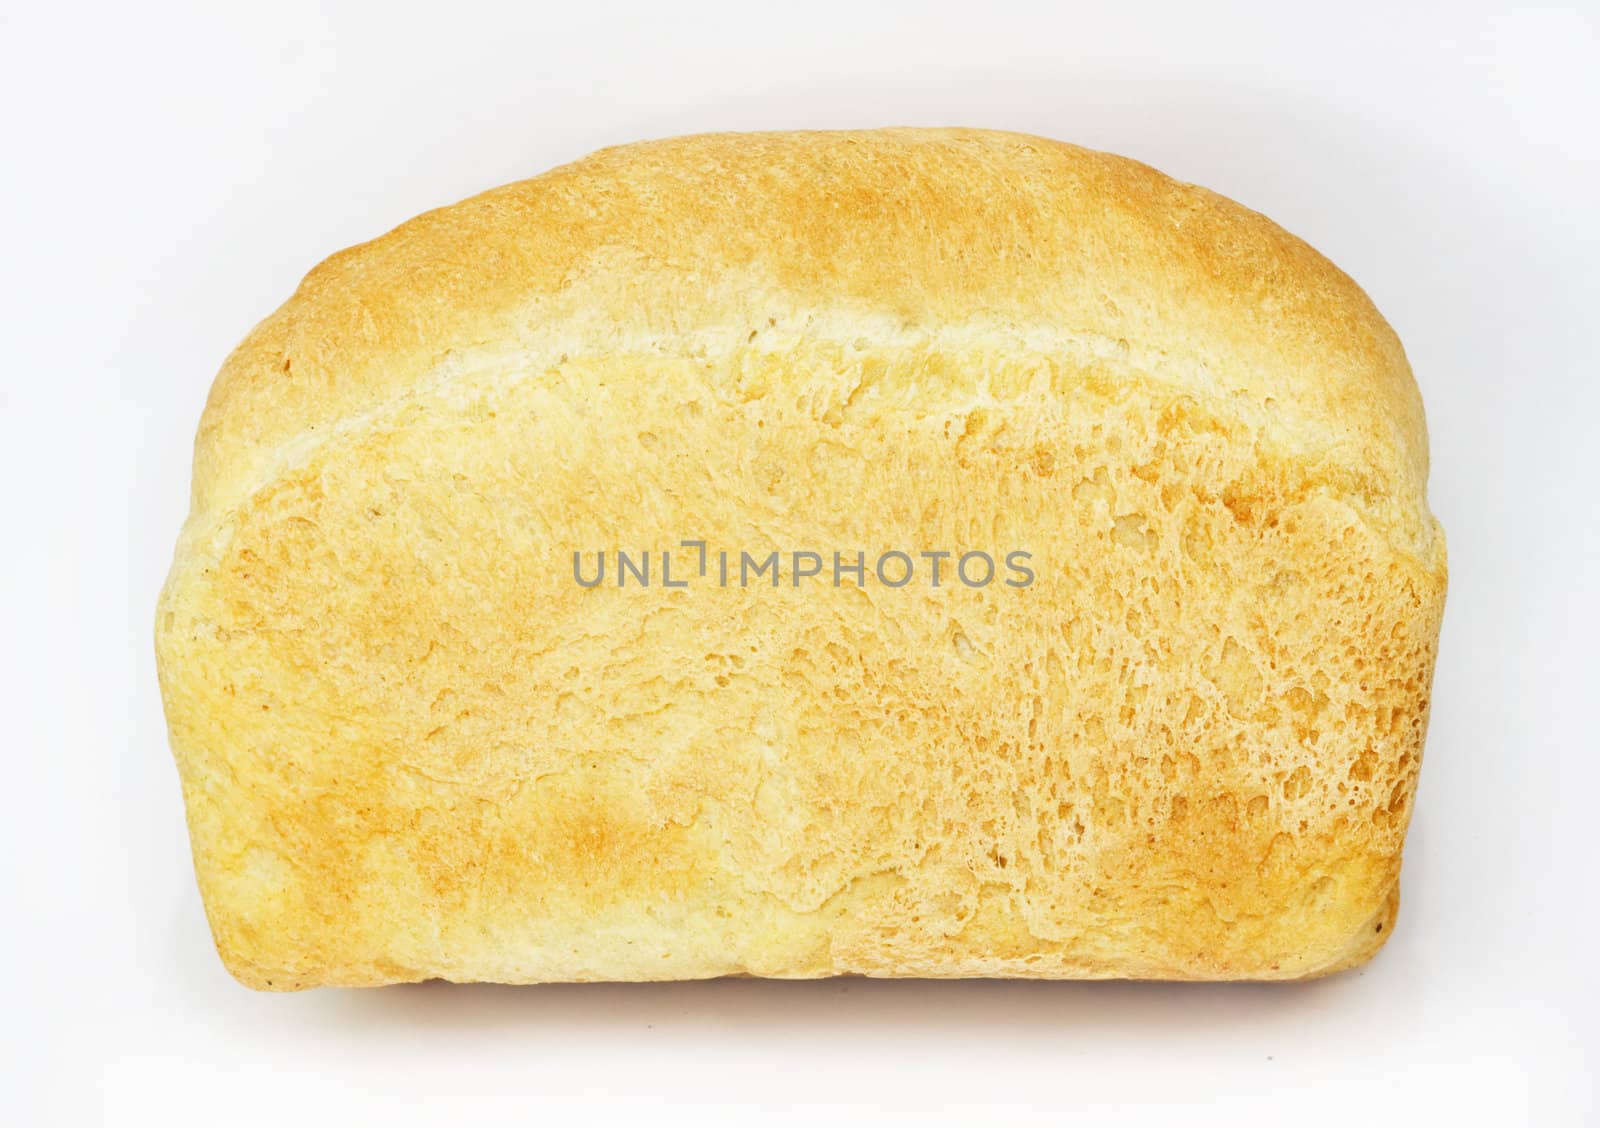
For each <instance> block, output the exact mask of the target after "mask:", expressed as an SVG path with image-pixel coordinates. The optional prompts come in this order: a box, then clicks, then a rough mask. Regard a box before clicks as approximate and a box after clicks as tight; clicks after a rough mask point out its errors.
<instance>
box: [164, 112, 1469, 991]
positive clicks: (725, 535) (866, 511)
mask: <svg viewBox="0 0 1600 1128" xmlns="http://www.w3.org/2000/svg"><path fill="white" fill-rule="evenodd" d="M1426 477H1427V441H1426V433H1425V430H1424V425H1423V417H1422V408H1421V404H1420V401H1419V399H1418V396H1417V392H1416V388H1415V385H1414V382H1413V380H1412V377H1411V373H1410V369H1409V367H1408V366H1407V363H1406V360H1405V356H1404V354H1403V352H1402V350H1401V347H1400V344H1399V342H1398V340H1397V339H1396V337H1395V335H1394V333H1393V332H1392V331H1391V330H1390V328H1389V326H1388V325H1387V324H1386V323H1385V322H1384V321H1383V319H1382V318H1381V317H1380V316H1379V314H1378V313H1377V311H1376V310H1375V309H1374V308H1373V306H1372V304H1371V303H1370V301H1369V300H1368V299H1367V298H1366V296H1365V295H1364V294H1363V293H1362V292H1361V290H1360V289H1359V288H1358V287H1357V286H1356V285H1355V284H1354V283H1353V282H1351V281H1350V279H1348V278H1347V277H1346V276H1345V275H1344V274H1342V273H1340V272H1339V271H1338V270H1337V269H1336V268H1335V267H1333V266H1332V265H1331V264H1330V263H1328V262H1327V261H1326V260H1325V259H1323V258H1322V257H1321V256H1319V255H1318V254H1317V253H1316V252H1315V251H1313V250H1312V249H1311V248H1310V247H1308V246H1307V245H1306V244H1304V243H1303V242H1301V241H1299V240H1298V239H1296V238H1294V237H1293V236H1291V235H1289V234H1287V233H1286V232H1284V231H1283V230H1281V229H1280V228H1278V227H1276V226H1275V225H1274V224H1272V223H1271V222H1269V221H1268V220H1266V219H1264V218H1263V217H1261V216H1260V215H1257V214H1255V213H1254V212H1251V211H1248V210H1246V209H1244V208H1242V207H1240V206H1238V205H1236V204H1234V203H1232V202H1230V201H1228V200H1225V199H1223V198H1221V197H1219V196H1217V195H1215V194H1213V193H1210V192H1207V191H1205V190H1203V189H1200V188H1196V187H1194V186H1191V185H1187V184H1182V183H1178V182H1176V181H1173V180H1171V179H1169V178H1167V177H1165V176H1162V175H1161V174H1159V173H1157V172H1155V171H1153V170H1151V169H1149V168H1147V167H1145V166H1143V165H1140V164H1137V163H1135V162H1132V161H1129V160H1125V159H1122V158H1119V157H1113V156H1109V155H1105V154H1101V153H1095V152H1089V151H1086V150H1083V149H1079V148H1075V147H1072V146H1068V145H1063V144H1060V143H1057V142H1054V141H1048V140H1044V139H1041V138H1036V137H1028V136H1022V135H1016V134H1005V133H993V132H984V131H975V130H960V129H952V130H912V129H898V130H881V131H872V132H861V133H851V132H839V133H793V134H748V135H713V136H701V137H688V138H681V139H675V140H670V141H663V142H653V143H646V144H638V145H629V146H624V147H621V148H616V149H609V150H605V151H602V152H600V153H597V154H595V155H594V156H591V157H589V158H587V159H585V160H582V161H579V162H578V163H576V164H573V165H569V166H566V167H564V168H560V169H557V170H555V171H553V172H550V173H547V174H546V175H544V176H540V177H537V178H535V179H533V180H529V181H525V182H522V183H519V184H514V185H510V186H508V187H504V188H500V189H497V190H495V191H492V192H488V193H485V194H484V195H481V196H478V197H475V198H473V199H470V200H467V201H465V202H463V203H460V204H457V205H454V206H453V207H448V208H444V209H441V210H439V211H435V212H430V213H428V214H425V215H423V216H420V217H418V218H416V219H414V220H412V221H410V222H408V223H406V224H403V225H402V226H400V227H399V228H397V229H396V230H394V231H392V232H390V233H389V234H387V235H385V236H383V237H382V238H379V239H377V240H375V241H373V242H371V243H367V244H365V245H362V246H359V247H356V248H353V249H351V250H348V251H344V252H342V253H340V254H338V255H335V256H334V257H332V258H331V259H329V260H328V261H326V262H324V263H323V264H321V265H320V266H318V267H317V268H316V269H315V270H313V271H312V272H311V273H310V274H309V275H308V276H307V278H306V279H305V281H304V282H303V283H302V284H301V286H300V288H299V290H298V291H297V292H296V293H295V294H294V296H293V297H291V298H290V300H289V301H288V302H287V303H286V304H285V305H284V306H283V307H282V308H280V309H279V310H278V311H277V312H276V313H274V314H272V316H270V317H269V318H268V319H267V320H266V321H264V322H263V323H262V324H261V325H260V326H259V327H257V328H256V330H255V331H254V332H253V333H252V334H251V335H250V336H249V337H248V339H246V340H245V342H244V343H243V344H242V345H240V346H239V348H238V349H237V350H236V351H235V352H234V354H233V355H232V356H231V357H230V358H229V359H228V361H227V363H226V364H225V366H224V368H223V370H222V372H221V374H220V375H219V376H218V378H217V380H216V383H215V385H214V387H213V389H212V393H211V396H210V399H209V402H208V403H207V405H206V409H205V413H204V416H203V419H202V422H201V425H200V431H199V437H198V440H197V443H196V451H195V474H194V492H193V506H192V510H191V513H190V516H189V519H188V521H187V522H186V524H185V526H184V529H183V531H182V534H181V536H180V540H179V544H178V548H177V552H176V557H175V560H174V563H173V567H172V572H171V575H170V578H169V580H168V583H167V585H166V588H165V589H164V591H163V593H162V596H161V600H160V606H159V609H158V613H157V651H158V661H159V670H160V678H161V688H162V693H163V698H164V702H165V706H166V712H167V718H168V723H169V728H170V734H171V740H172V746H173V749H174V752H175V754H176V758H177V763H178V767H179V771H180V776H181V780H182V786H183V791H184V797H185V801H186V806H187V812H188V819H189V827H190V832H191V838H192V843H193V851H194V860H195V867H196V872H197V875H198V878H199V883H200V888H201V892H202V894H203V897H204V901H205V905H206V911H207V915H208V918H209V920H210V923H211V928H212V931H213V934H214V937H215V940H216V944H217V947H218V950H219V952H220V953H221V955H222V958H223V960H224V961H225V962H226V964H227V966H228V968H229V970H230V971H232V972H233V974H234V975H236V976H237V977H238V978H239V979H240V980H242V981H243V982H245V983H247V984H249V985H250V986H253V987H258V988H270V989H274V990H289V989H296V988H304V987H311V986H317V985H322V984H337V985H365V984H380V983H389V982H397V981H407V980H418V979H425V978H433V977H443V978H447V979H453V980H493V981H502V982H539V981H570V980H606V979H622V980H650V979H669V978H693V977H706V976H718V975H729V974H741V973H743V974H753V975H763V976H786V977H811V976H825V975H835V974H850V973H856V974H866V975H879V976H892V975H898V976H1030V977H1054V978H1068V977H1079V978H1092V977H1147V978H1173V979H1232V978H1254V979H1279V978H1282V979H1292V978H1300V977H1305V976H1311V975H1317V974H1322V973H1326V972H1329V971H1334V970H1338V969H1340V968H1343V967H1347V966H1350V965H1352V964H1355V963H1359V962H1361V961H1363V960H1365V959H1366V958H1368V957H1369V956H1371V955H1372V954H1373V953H1374V952H1375V951H1376V950H1377V949H1378V947H1380V946H1381V945H1382V943H1383V942H1384V941H1385V940H1386V939H1387V937H1388V936H1389V934H1390V932H1391V930H1392V929H1391V925H1392V923H1393V920H1394V915H1395V910H1396V905H1397V891H1398V875H1399V868H1400V857H1401V846H1402V842H1403V839H1404V836H1405V831H1406V826H1407V823H1408V821H1409V818H1410V814H1411V805H1412V798H1413V793H1414V788H1415V782H1416V777H1417V771H1418V767H1419V763H1420V757H1421V752H1422V746H1423V737H1424V731H1425V728H1426V722H1427V713H1428V693H1429V684H1430V680H1431V676H1432V668H1433V659H1434V652H1435V647H1436V642H1437V637H1438V628H1439V619H1440V614H1441V610H1442V605H1443V599H1444V590H1445V550H1444V540H1443V536H1442V533H1441V531H1440V529H1439V527H1438V525H1437V523H1436V522H1435V520H1434V519H1433V517H1432V516H1431V515H1430V513H1429V511H1428V508H1427V502H1426V496H1425V487H1426ZM688 539H694V540H701V541H704V542H705V543H706V544H707V545H708V546H709V551H710V552H712V553H715V552H717V551H718V550H730V551H732V552H733V553H734V559H735V560H736V561H737V559H738V553H739V552H740V551H741V550H744V551H749V552H750V553H752V554H753V555H764V554H765V553H767V552H769V551H773V550H776V551H779V552H780V553H782V554H783V555H784V557H785V558H787V557H788V555H789V554H790V553H791V552H793V551H801V550H805V551H815V552H817V553H818V554H819V555H821V556H822V557H823V558H824V559H825V560H826V561H828V562H829V563H830V564H831V559H832V553H833V552H835V551H840V552H843V553H845V554H846V556H847V558H849V559H854V553H855V552H856V551H857V550H861V551H863V552H864V553H865V555H866V560H867V562H868V564H867V569H868V570H867V575H866V577H865V579H866V582H865V583H855V582H853V581H852V580H851V579H850V578H848V577H847V578H846V579H845V580H844V581H843V582H842V583H841V584H839V585H838V586H834V584H833V583H832V582H831V579H830V578H829V573H827V572H825V573H824V575H823V576H822V577H821V578H820V579H818V580H810V581H807V582H804V583H801V584H799V585H798V586H796V585H795V584H793V583H792V582H791V579H790V575H789V571H788V560H787V559H785V561H784V567H785V572H784V575H783V578H782V582H781V583H780V584H779V585H778V586H776V587H774V586H771V585H770V584H768V583H766V582H765V580H764V579H762V580H760V581H759V582H757V583H754V584H751V585H749V586H741V585H740V584H738V583H737V582H735V583H732V584H730V585H728V586H722V585H720V584H717V583H712V582H706V581H705V580H703V579H699V577H691V579H693V580H698V581H699V582H691V583H690V584H689V586H687V587H684V588H666V587H663V586H662V585H661V583H660V580H659V565H660V561H659V559H657V560H656V561H655V566H656V567H657V569H658V570H657V575H656V582H655V583H654V584H653V586H651V587H649V588H645V587H642V586H641V585H638V584H633V585H628V586H623V587H619V586H617V584H616V582H615V575H614V569H613V574H608V576H607V579H606V582H604V583H602V584H600V585H599V586H595V587H585V586H583V585H581V584H579V583H577V582H575V580H574V572H573V560H572V557H573V553H574V552H581V553H583V560H584V561H585V563H584V571H585V572H586V573H587V574H589V575H590V576H592V574H593V567H594V554H595V552H597V551H604V552H606V553H607V554H608V555H611V554H614V553H615V551H616V550H617V549H622V550H624V551H628V552H631V553H633V554H634V555H635V556H637V555H638V554H641V553H643V552H646V551H649V552H651V553H653V554H658V553H659V552H660V551H661V550H674V551H673V561H672V566H673V568H674V570H675V571H677V570H678V569H680V568H682V569H685V570H686V571H687V570H688V569H689V567H690V565H691V563H692V561H693V559H694V556H693V554H692V552H689V551H687V550H681V549H680V548H679V546H680V542H681V541H683V540H688ZM888 550H901V551H905V552H907V553H908V554H911V555H913V556H915V554H917V553H919V552H922V551H951V552H952V553H954V554H955V555H957V556H958V555H959V554H960V553H962V552H966V551H970V550H981V551H986V552H988V553H990V554H991V555H992V556H994V557H995V558H996V559H997V560H999V559H1003V557H1004V555H1005V554H1006V553H1008V552H1010V551H1013V550H1022V551H1027V552H1028V553H1030V557H1029V566H1030V567H1031V570H1032V571H1033V573H1034V580H1033V582H1032V583H1031V584H1028V585H1026V586H1020V587H1014V586H1009V585H1007V584H1005V583H1003V582H1000V581H999V580H997V581H996V582H993V583H990V584H988V585H987V586H983V587H969V586H967V585H966V584H964V583H960V582H954V581H953V580H952V577H951V575H950V573H949V571H948V569H949V568H950V567H951V566H952V565H953V562H954V557H952V558H951V560H950V561H949V562H947V563H946V564H945V568H946V575H945V577H944V583H943V584H942V585H940V586H938V587H934V586H932V585H930V584H929V583H927V582H925V581H924V580H923V579H922V578H921V576H920V575H919V577H918V579H917V580H916V581H915V582H911V583H908V584H906V585H905V586H903V587H898V588H896V587H891V586H889V585H887V584H884V583H880V582H878V580H877V577H876V576H875V575H873V574H872V561H874V560H875V559H876V558H877V557H878V555H879V554H880V553H881V552H884V551H888ZM611 562H612V564H615V558H614V555H613V556H612V561H611ZM917 563H918V565H919V566H921V565H922V564H924V563H925V562H924V561H922V560H918V561H917ZM714 569H715V566H714V565H713V569H712V571H713V573H714ZM679 574H680V575H682V574H683V573H682V572H680V573H679ZM1013 575H1014V574H1013Z"/></svg>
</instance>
